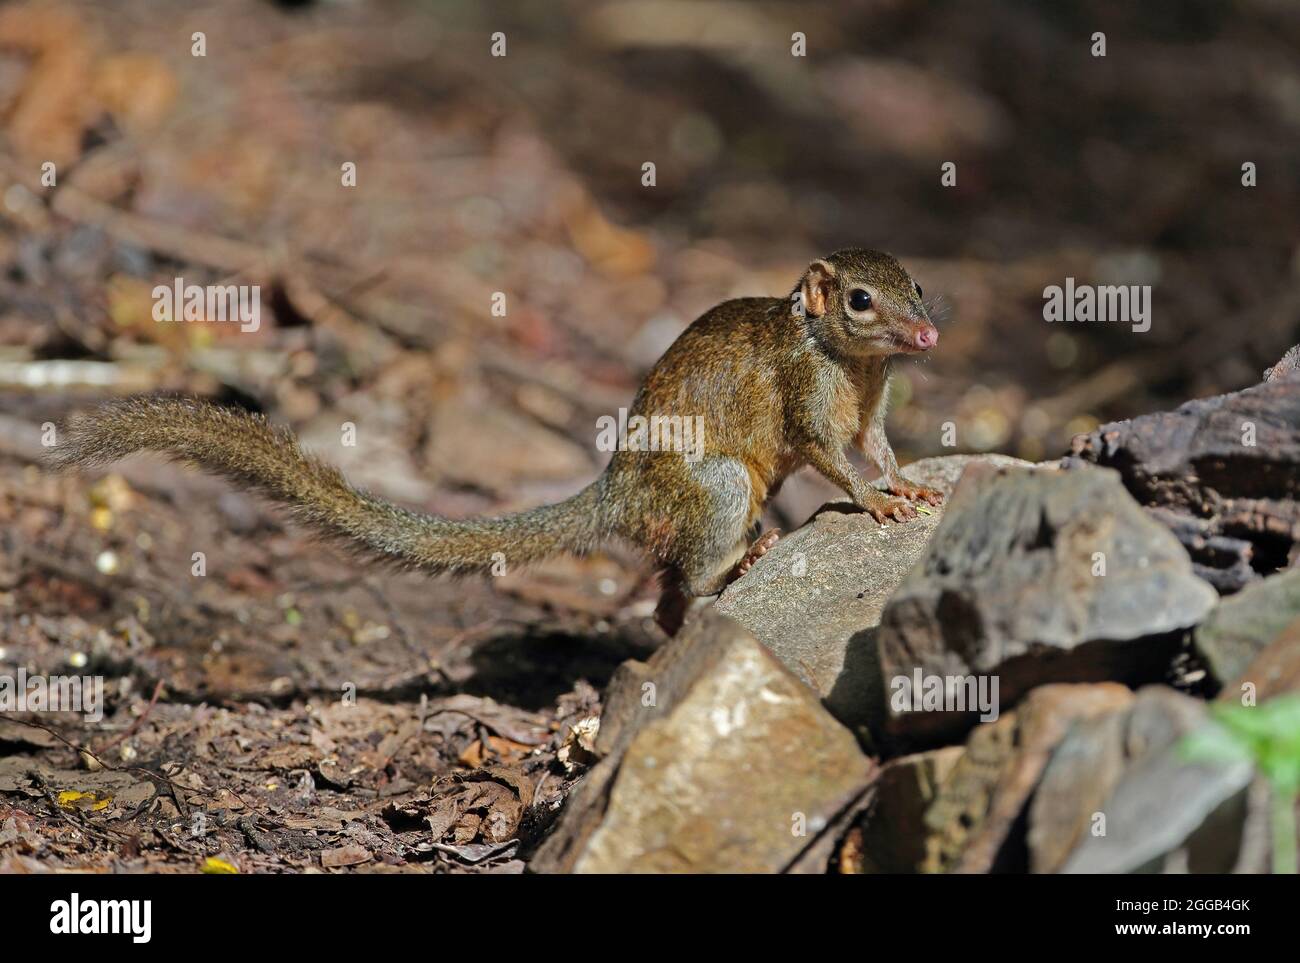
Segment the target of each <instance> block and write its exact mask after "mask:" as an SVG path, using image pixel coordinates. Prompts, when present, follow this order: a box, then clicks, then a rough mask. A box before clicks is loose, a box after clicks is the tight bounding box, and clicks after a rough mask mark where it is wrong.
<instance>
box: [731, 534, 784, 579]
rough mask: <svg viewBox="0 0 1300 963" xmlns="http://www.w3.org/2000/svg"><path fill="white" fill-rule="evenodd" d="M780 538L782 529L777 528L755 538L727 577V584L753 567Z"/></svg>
mask: <svg viewBox="0 0 1300 963" xmlns="http://www.w3.org/2000/svg"><path fill="white" fill-rule="evenodd" d="M780 539H781V531H780V529H777V528H774V529H772V530H771V531H770V532H764V533H763V534H762V535H760V536H759V537H758V538H756V539H754V544H752V545H750V546H749V551H747V552H746V553H745V555H744V557H743V558H742V559H741V560H740V561H739V562H737V563H736V565H735V568H733V569H732V570H731V574H730V575H729V576H728V577H727V584H731V583H732V582H734V581H735V580H736V579H738V578H740V577H741V576H742V575H744V574H745V573H746V572H748V571H749V570H750V569H751V568H753V567H754V563H755V562H757V561H758V560H759V559H760V558H762V557H763V556H764V555H766V554H767V553H768V550H769V549H770V548H771V547H772V546H773V545H775V544H776V543H777V542H778V541H780Z"/></svg>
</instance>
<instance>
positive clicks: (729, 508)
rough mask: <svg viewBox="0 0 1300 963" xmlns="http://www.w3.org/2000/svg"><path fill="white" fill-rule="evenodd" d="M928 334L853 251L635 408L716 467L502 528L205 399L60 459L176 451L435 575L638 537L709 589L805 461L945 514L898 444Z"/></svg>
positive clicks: (854, 484)
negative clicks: (375, 491)
mask: <svg viewBox="0 0 1300 963" xmlns="http://www.w3.org/2000/svg"><path fill="white" fill-rule="evenodd" d="M856 288H863V289H865V290H868V291H869V292H870V293H871V295H872V301H873V304H872V309H871V310H870V311H869V312H865V313H862V312H854V311H852V310H851V309H850V307H849V303H848V297H849V292H851V291H852V290H854V289H856ZM799 303H801V304H802V305H804V307H805V310H803V311H802V312H801V313H800V312H797V311H796V310H794V308H795V306H796V304H799ZM929 326H930V321H929V318H928V315H927V314H926V310H925V307H924V306H923V304H922V303H921V300H920V296H919V294H918V292H917V290H916V287H915V285H914V284H913V282H912V279H911V277H910V276H908V274H907V272H906V271H905V270H904V269H903V267H902V265H900V264H899V263H898V262H897V261H896V260H895V259H894V258H892V257H890V256H889V255H886V254H881V253H879V252H875V251H866V250H861V249H848V250H844V251H839V252H837V253H835V254H833V255H831V256H830V257H828V258H825V259H823V260H820V261H815V262H813V264H812V265H811V266H810V267H809V269H808V271H807V272H806V273H805V275H804V277H803V278H802V279H801V281H800V283H799V285H798V286H797V287H796V288H795V290H794V291H793V292H791V297H790V298H786V299H782V298H743V299H739V300H735V301H727V302H725V303H723V304H720V305H718V306H717V307H716V308H714V309H712V310H711V311H709V312H707V313H706V314H705V315H704V316H703V317H701V318H699V319H698V320H697V321H696V322H695V323H694V324H692V325H691V326H690V327H689V328H687V329H686V331H684V332H683V333H682V335H681V336H680V337H679V338H678V339H677V341H676V342H674V344H673V345H672V346H671V347H670V348H669V349H668V351H667V352H666V353H665V354H664V356H663V357H662V358H661V359H660V360H659V362H658V363H657V364H656V365H655V366H654V368H653V369H652V370H651V371H650V373H649V375H648V376H647V377H646V380H645V383H644V384H643V386H642V388H641V390H640V392H639V393H638V395H637V397H636V400H635V402H634V404H633V406H632V409H631V413H632V414H633V415H636V414H642V415H645V416H647V417H648V416H650V415H663V416H670V417H671V416H680V417H682V418H694V417H695V416H700V417H702V419H703V425H704V448H703V457H701V458H700V459H698V460H696V461H688V460H687V459H686V458H685V457H684V456H683V454H682V453H680V452H664V451H618V452H616V453H615V454H614V456H613V458H612V459H611V461H610V464H609V467H608V469H607V470H606V472H605V474H604V475H603V476H602V477H601V478H599V479H597V480H596V481H595V482H594V483H592V484H591V485H589V486H588V487H587V488H585V489H583V490H582V491H581V492H579V493H578V494H577V495H574V496H573V497H572V498H569V499H567V500H566V501H563V502H560V503H558V504H556V505H548V506H543V507H541V508H536V509H533V510H531V511H526V512H521V513H518V514H515V515H508V516H504V517H500V518H484V519H472V520H468V521H453V520H451V519H445V518H439V517H436V516H430V515H421V514H417V513H415V512H410V511H407V510H406V509H403V508H399V507H397V506H395V505H391V504H389V503H388V502H385V501H383V500H381V499H378V498H375V497H373V496H371V495H368V494H366V493H364V492H361V491H358V490H356V489H354V488H352V487H351V486H350V485H348V484H347V482H346V481H345V480H344V478H343V476H342V475H341V474H340V473H339V472H338V470H337V469H335V468H332V467H330V466H329V465H326V464H325V463H324V462H322V461H320V460H319V459H317V458H314V457H312V456H310V455H308V454H306V453H305V452H303V450H302V449H301V448H300V447H299V445H298V443H297V441H296V440H295V439H294V438H293V436H292V434H290V433H289V432H288V431H287V430H285V429H283V428H275V427H272V426H270V425H269V424H268V423H267V422H266V420H265V419H264V418H262V417H260V416H257V415H251V414H247V413H243V412H237V411H232V410H227V409H222V408H217V407H215V406H213V405H210V404H207V403H204V402H199V401H190V400H166V399H129V400H126V401H121V402H115V403H110V404H108V405H105V406H103V407H101V408H99V409H98V410H96V411H93V412H91V413H89V414H86V415H83V416H80V417H77V418H74V419H73V421H72V422H71V423H70V424H69V426H68V430H67V432H66V433H65V439H64V441H63V443H62V444H61V445H60V446H59V447H58V448H57V449H56V451H55V462H56V463H57V464H59V465H61V466H70V465H97V464H106V463H108V462H111V461H114V460H115V459H117V458H121V457H123V456H125V455H127V454H130V453H131V452H135V451H142V450H149V451H159V452H164V453H166V454H168V455H170V456H172V457H175V458H179V459H184V460H188V461H192V462H194V463H196V464H197V465H199V466H200V467H202V468H204V469H207V470H208V471H212V472H215V473H217V474H220V475H223V476H225V477H227V478H229V479H230V480H231V481H233V482H234V483H236V484H237V485H240V486H242V487H245V488H249V489H252V490H255V491H258V492H260V493H262V494H263V495H266V496H268V497H270V498H272V499H274V500H276V501H279V502H282V503H284V504H287V505H288V506H289V508H290V509H291V511H292V512H293V514H294V515H295V517H297V518H298V519H299V520H301V521H302V522H304V523H306V524H307V525H309V526H311V527H313V528H315V529H317V530H319V531H321V532H323V533H324V534H326V535H329V536H332V537H335V538H339V539H342V540H344V541H347V542H349V543H350V544H353V545H355V546H357V547H359V548H361V549H362V550H364V551H366V552H368V553H369V554H371V555H374V556H378V557H382V558H389V559H394V560H396V561H398V562H400V563H403V564H406V565H410V566H413V567H416V568H420V569H423V570H426V571H432V572H483V571H488V570H490V569H491V567H492V565H493V562H494V559H495V557H497V556H496V553H501V556H503V557H504V559H505V561H506V562H507V563H509V564H515V563H526V562H531V561H536V560H539V559H542V558H545V557H547V556H549V555H553V554H556V553H559V552H575V553H583V552H587V551H590V550H591V549H593V548H594V547H596V546H597V545H598V544H600V543H601V542H602V541H605V540H607V539H610V538H613V537H621V538H623V539H626V540H627V541H629V542H632V543H633V544H636V545H639V546H641V547H642V548H643V549H644V550H645V551H647V552H648V553H649V554H651V555H652V556H654V557H655V558H656V559H657V560H658V561H659V562H660V563H661V564H662V565H663V567H664V569H665V572H666V575H667V581H666V586H665V588H666V592H667V593H682V592H686V593H689V594H691V595H710V594H714V593H716V592H718V591H720V590H721V588H722V586H723V584H724V583H725V581H726V578H727V574H728V572H729V571H730V570H731V568H732V566H733V565H734V564H735V563H736V562H737V561H738V560H739V559H740V557H741V556H742V555H743V554H744V551H745V547H746V544H747V541H748V536H749V534H750V533H751V531H752V530H753V529H754V528H755V526H756V524H757V522H758V519H759V517H760V515H761V513H762V511H763V507H764V505H765V504H766V502H767V500H768V499H769V498H770V497H771V495H772V493H773V492H774V491H775V490H776V488H777V487H778V486H779V485H780V484H781V482H782V480H784V479H785V478H786V477H787V476H788V475H790V474H791V473H792V472H794V471H796V470H797V469H799V468H801V467H803V466H804V465H811V466H812V467H813V468H815V469H816V470H817V471H819V472H821V473H822V474H823V475H825V476H826V477H827V478H829V479H830V480H831V481H833V482H835V483H836V484H837V485H839V486H840V487H841V488H843V489H844V491H846V492H847V493H848V494H849V495H850V496H851V497H852V498H853V500H854V501H855V502H856V503H857V504H858V505H859V506H860V507H861V508H862V509H864V510H865V511H868V512H870V513H871V514H872V515H873V516H874V517H876V519H877V520H878V521H881V522H883V521H884V520H885V519H886V518H887V517H890V518H894V519H896V520H899V521H901V520H903V519H904V518H906V517H911V516H912V515H914V514H915V512H914V510H913V509H912V507H911V505H910V503H909V502H908V501H907V500H906V498H911V499H923V500H926V501H932V502H937V500H938V493H937V492H934V491H932V490H930V489H923V488H919V487H917V486H914V485H911V484H910V483H908V482H906V481H905V480H904V479H903V478H902V475H901V474H900V473H899V470H898V465H897V462H896V461H895V460H894V455H893V451H892V450H891V449H890V447H889V442H888V440H887V439H886V438H885V433H884V398H885V397H886V393H887V387H888V381H889V359H890V357H891V356H892V355H894V354H897V353H900V352H903V351H905V350H908V349H907V347H906V346H905V344H904V342H905V341H906V340H908V339H911V338H914V337H915V334H916V332H917V331H919V330H921V329H922V328H926V329H928V330H931V331H932V330H933V329H932V328H930V327H929ZM850 442H856V443H857V444H858V445H859V446H860V447H862V448H863V450H864V451H865V452H866V453H867V454H868V455H869V456H870V457H872V458H873V459H874V460H875V461H876V462H877V463H878V464H879V465H880V467H881V470H882V471H883V473H884V476H885V480H886V483H887V485H888V487H889V488H890V490H891V491H892V492H893V493H894V494H896V495H903V496H905V498H893V497H890V496H889V495H887V494H885V493H883V492H880V491H877V490H876V489H875V488H872V487H871V486H868V485H867V484H866V483H865V482H864V481H863V479H862V478H861V476H859V475H858V474H857V472H856V471H855V470H854V469H853V467H852V465H851V464H850V462H849V460H848V458H847V457H846V455H845V453H844V448H845V446H847V445H848V444H849V443H850ZM669 607H670V608H671V607H672V606H669ZM677 607H678V608H680V606H677ZM669 621H670V622H671V621H673V619H669ZM668 627H669V628H670V629H671V628H673V627H674V626H672V625H669V626H668Z"/></svg>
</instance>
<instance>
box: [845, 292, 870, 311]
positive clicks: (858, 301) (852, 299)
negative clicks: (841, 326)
mask: <svg viewBox="0 0 1300 963" xmlns="http://www.w3.org/2000/svg"><path fill="white" fill-rule="evenodd" d="M849 307H851V308H852V309H853V310H854V311H866V310H869V309H870V308H871V295H870V294H868V293H867V292H866V291H864V290H862V288H858V289H856V290H854V291H850V292H849Z"/></svg>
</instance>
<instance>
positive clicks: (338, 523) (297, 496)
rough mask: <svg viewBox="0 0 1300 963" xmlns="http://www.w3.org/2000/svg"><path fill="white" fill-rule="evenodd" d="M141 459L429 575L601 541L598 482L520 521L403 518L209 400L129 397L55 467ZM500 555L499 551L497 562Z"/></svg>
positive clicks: (79, 434) (70, 440)
mask: <svg viewBox="0 0 1300 963" xmlns="http://www.w3.org/2000/svg"><path fill="white" fill-rule="evenodd" d="M137 451H156V452H161V453H163V454H166V455H168V456H170V457H172V458H175V459H178V460H184V461H190V462H193V463H195V464H197V465H198V466H199V467H201V468H204V469H206V470H207V471H210V472H213V473H215V474H218V475H222V476H224V477H226V478H228V479H230V480H231V481H233V482H234V483H235V484H237V485H239V486H240V487H242V488H246V489H249V490H251V491H256V492H259V493H261V494H263V495H266V496H268V497H269V498H271V499H273V500H274V501H277V502H280V503H283V504H284V505H287V506H288V507H289V509H290V511H291V512H292V514H293V515H294V517H295V518H297V519H298V520H299V521H301V522H303V523H305V524H306V525H308V526H310V527H311V528H313V529H315V530H317V531H318V532H321V533H323V534H325V535H327V536H330V537H333V538H337V539H341V540H343V541H345V542H348V543H350V544H351V545H352V546H353V547H356V548H360V549H362V550H363V551H366V552H368V553H370V554H373V555H376V556H380V557H383V558H387V559H391V560H393V561H395V562H397V563H398V564H401V565H407V566H411V567H414V568H419V569H423V570H425V571H430V572H485V571H489V570H491V569H492V568H493V566H494V564H495V563H496V562H498V561H502V560H503V561H504V562H505V563H506V564H507V565H514V564H523V563H527V562H532V561H537V560H539V559H543V558H547V557H548V556H551V555H556V554H559V553H562V552H573V553H577V554H581V553H583V552H587V551H590V550H592V549H593V548H595V547H596V545H597V544H599V543H600V542H601V541H602V540H603V539H604V537H605V532H604V530H603V525H602V523H601V517H602V512H601V486H602V482H601V481H600V480H597V481H596V482H594V483H593V484H591V485H589V486H588V487H587V488H585V489H583V490H582V491H580V492H579V493H578V494H576V495H574V496H573V497H572V498H569V499H566V500H565V501H562V502H559V503H557V504H554V505H545V506H542V507H540V508H534V509H531V510H529V511H525V512H520V513H518V514H515V515H505V516H501V517H499V518H480V519H471V520H467V521H456V520H452V519H447V518H439V517H437V516H433V515H421V514H419V513H417V512H411V511H407V510H406V509H404V508H399V507H398V506H396V505H393V504H391V503H389V502H386V501H384V500H382V499H380V498H376V497H374V496H373V495H369V494H367V493H365V492H363V491H358V490H357V489H355V488H353V487H352V486H351V485H349V484H348V483H347V481H346V480H345V479H344V478H343V475H342V474H341V473H340V472H339V470H338V469H337V468H334V467H332V466H330V465H327V464H325V463H324V462H323V461H321V460H319V459H318V458H315V457H313V456H312V455H309V454H307V453H306V452H304V451H303V450H302V447H301V446H300V445H299V444H298V441H297V439H296V438H294V436H293V434H292V432H290V431H289V430H288V429H286V428H281V427H275V426H272V425H270V424H269V423H268V422H267V420H266V419H265V418H264V417H262V416H261V415H255V414H250V413H248V412H245V411H237V410H234V409H228V408H219V407H217V406H216V405H212V404H209V403H207V402H203V401H193V400H187V399H162V398H131V399H126V400H123V401H115V402H110V403H109V404H106V405H104V406H102V407H100V408H98V409H96V410H94V411H91V412H89V413H86V414H82V415H78V416H75V417H74V418H73V419H72V420H71V421H70V422H69V424H68V425H67V427H66V428H65V430H64V432H63V438H62V442H61V443H60V444H59V445H58V446H57V447H56V448H55V449H54V452H53V461H54V464H55V465H56V466H57V467H73V466H92V465H104V464H108V463H109V462H112V461H116V460H117V459H119V458H122V457H124V456H126V455H129V454H132V453H133V452H137ZM497 553H500V554H499V555H498V554H497Z"/></svg>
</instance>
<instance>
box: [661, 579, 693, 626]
mask: <svg viewBox="0 0 1300 963" xmlns="http://www.w3.org/2000/svg"><path fill="white" fill-rule="evenodd" d="M661 581H662V583H663V584H662V587H661V589H660V592H659V604H658V605H656V606H655V624H656V625H658V626H659V628H661V629H663V631H664V635H667V636H674V635H676V634H677V633H678V631H680V630H681V627H682V623H683V622H685V621H686V612H687V610H688V609H689V608H690V606H691V599H690V596H688V595H687V594H686V589H685V586H684V585H683V584H682V577H681V575H680V574H678V572H677V571H676V570H675V569H664V571H663V575H662V577H661Z"/></svg>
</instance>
